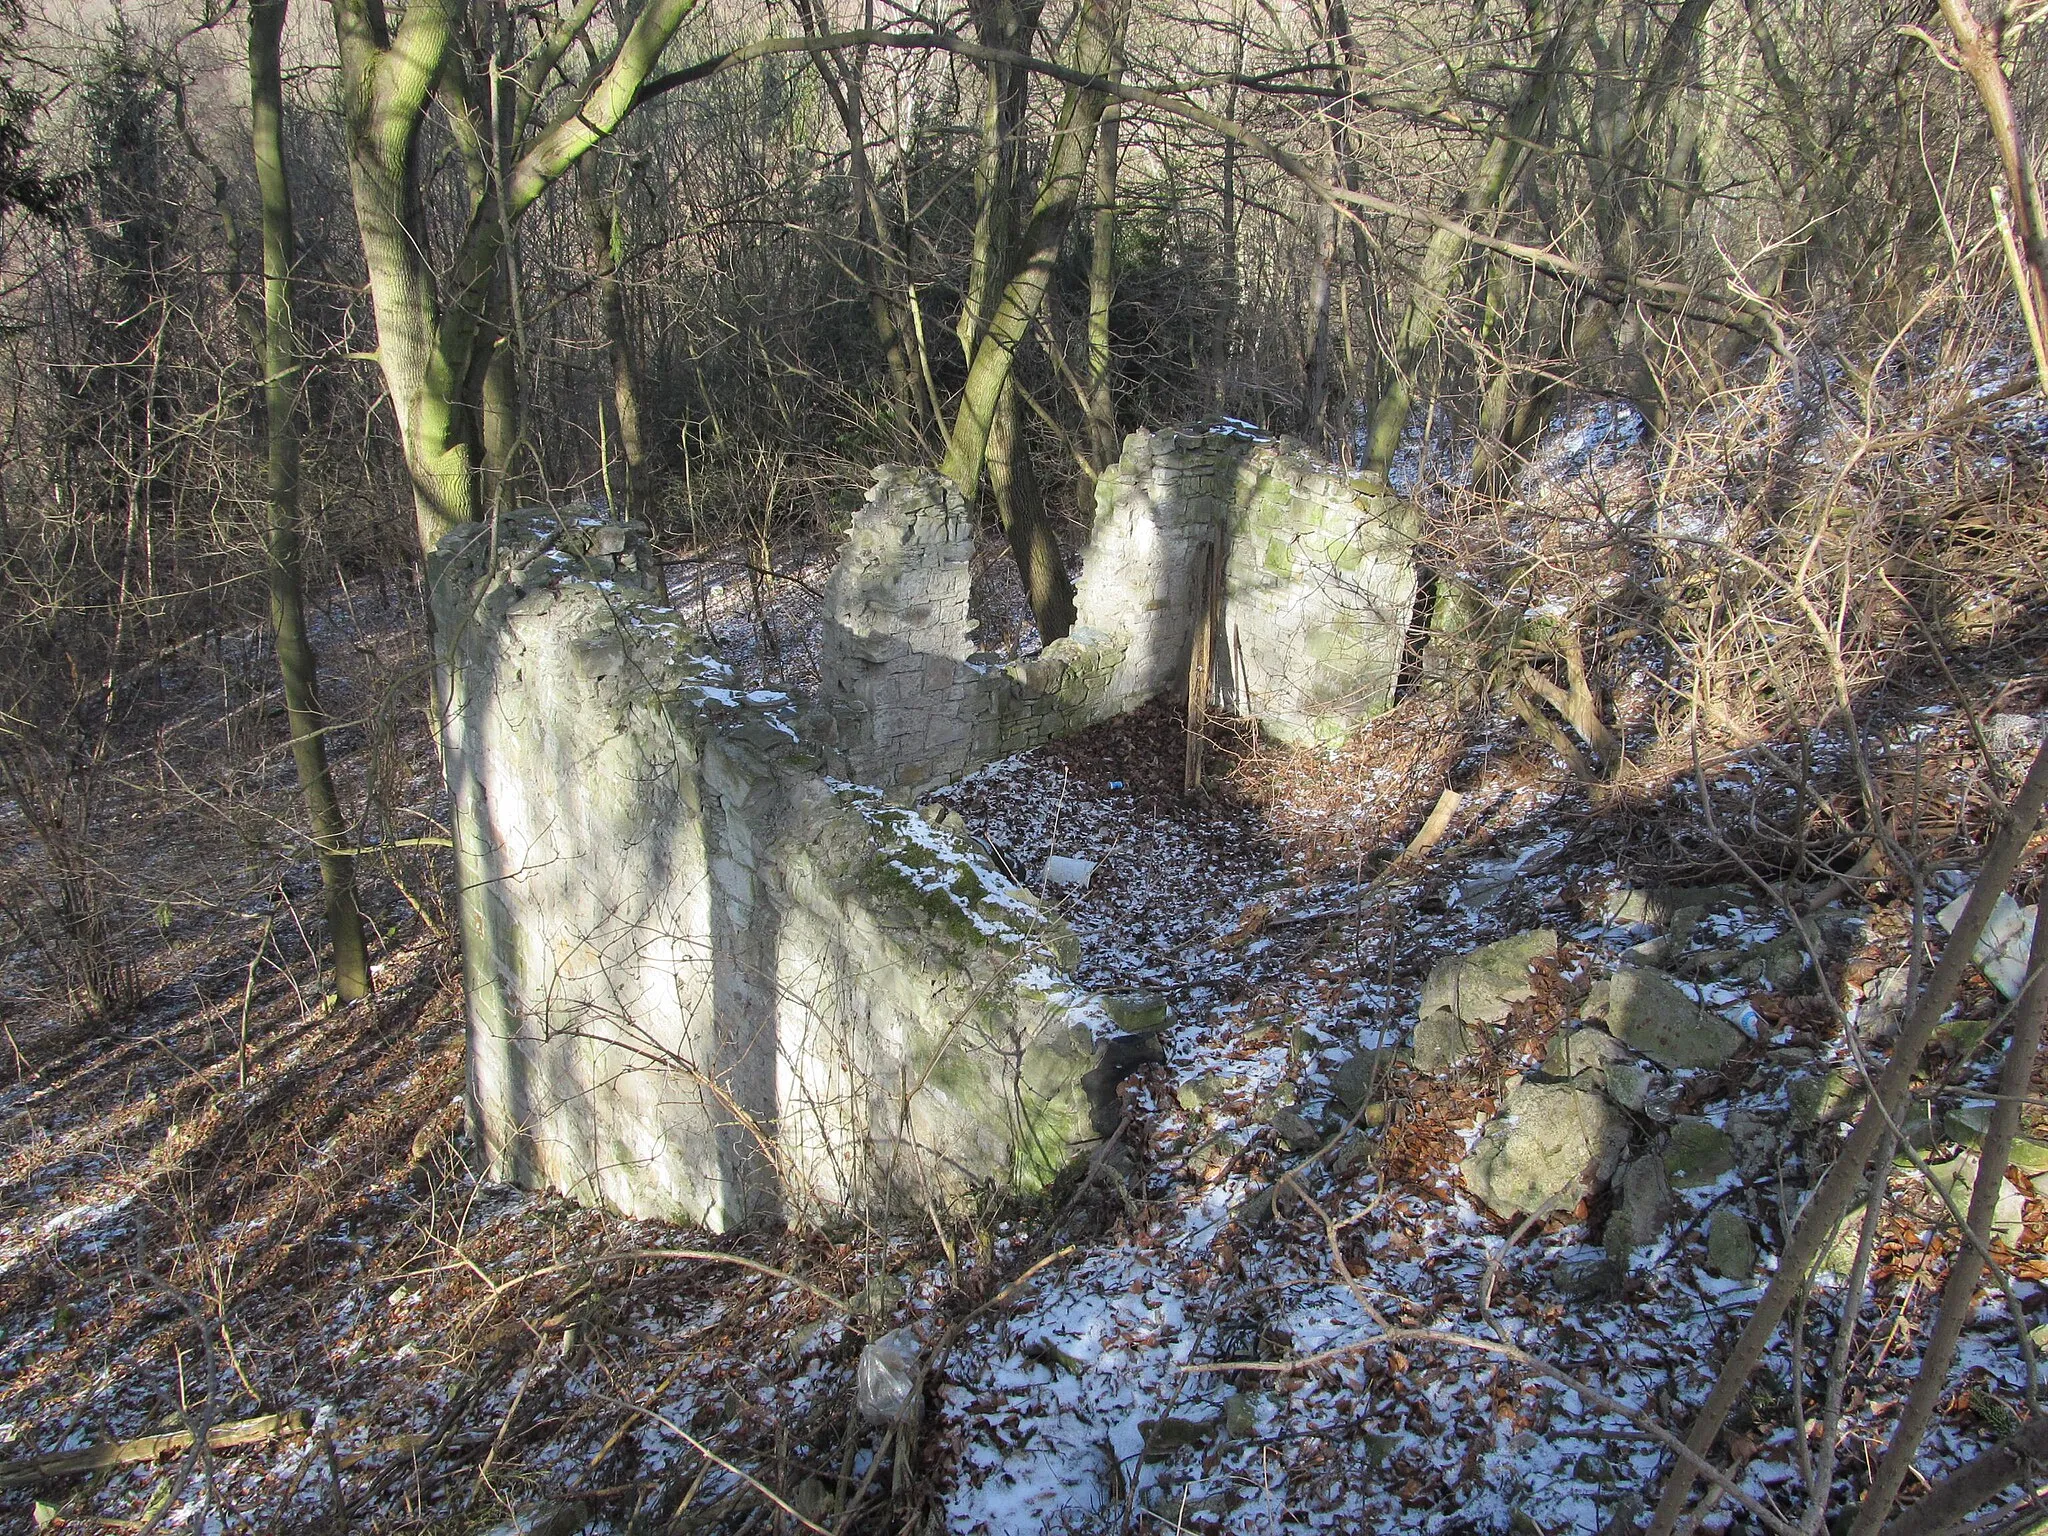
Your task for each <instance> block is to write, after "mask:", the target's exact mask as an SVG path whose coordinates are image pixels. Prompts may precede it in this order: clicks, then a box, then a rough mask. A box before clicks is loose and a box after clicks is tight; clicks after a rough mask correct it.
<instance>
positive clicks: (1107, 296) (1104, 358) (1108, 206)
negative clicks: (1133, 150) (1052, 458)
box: [1083, 106, 1123, 510]
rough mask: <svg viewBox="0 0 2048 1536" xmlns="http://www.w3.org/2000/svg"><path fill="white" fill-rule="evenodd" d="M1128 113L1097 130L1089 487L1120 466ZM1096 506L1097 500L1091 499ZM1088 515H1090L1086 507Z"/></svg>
mask: <svg viewBox="0 0 2048 1536" xmlns="http://www.w3.org/2000/svg"><path fill="white" fill-rule="evenodd" d="M1122 122H1123V114H1122V113H1121V112H1120V111H1118V110H1117V108H1116V107H1114V106H1111V107H1109V108H1107V109H1105V110H1104V112H1103V114H1102V121H1101V123H1100V124H1098V125H1097V127H1096V130H1095V228H1094V230H1093V232H1092V238H1091V240H1090V246H1089V252H1088V463H1089V468H1090V470H1091V471H1092V473H1091V474H1090V476H1089V481H1088V483H1089V488H1090V490H1091V491H1092V490H1093V488H1094V485H1095V482H1096V481H1098V480H1100V479H1101V478H1102V476H1103V475H1104V474H1105V473H1106V472H1107V471H1108V469H1109V467H1110V466H1111V465H1112V464H1114V463H1116V458H1117V449H1118V446H1119V445H1118V441H1117V430H1116V394H1115V392H1114V390H1113V389H1112V388H1111V386H1110V364H1111V363H1112V362H1113V361H1114V359H1113V358H1112V357H1111V356H1110V346H1109V314H1110V306H1111V304H1112V303H1113V302H1114V300H1115V298H1116V173H1117V137H1118V128H1119V127H1120V125H1121V124H1122ZM1091 505H1092V499H1091ZM1083 510H1086V509H1085V508H1084V509H1083Z"/></svg>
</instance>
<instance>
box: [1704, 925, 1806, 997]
mask: <svg viewBox="0 0 2048 1536" xmlns="http://www.w3.org/2000/svg"><path fill="white" fill-rule="evenodd" d="M1806 972H1807V955H1806V943H1805V941H1804V940H1802V939H1801V938H1800V937H1799V935H1798V934H1796V933H1781V934H1779V935H1778V936H1777V937H1776V938H1775V939H1771V940H1770V941H1768V942H1767V943H1763V944H1758V945H1756V946H1754V947H1753V948H1750V949H1745V950H1743V951H1741V952H1740V953H1739V954H1738V955H1737V956H1736V958H1735V962H1734V963H1733V964H1732V965H1730V966H1729V967H1728V969H1727V970H1726V971H1725V972H1723V974H1724V975H1730V976H1740V977H1742V978H1743V979H1744V980H1745V981H1757V982H1762V983H1763V984H1764V985H1765V986H1767V987H1769V988H1770V989H1771V990H1772V991H1773V992H1789V991H1791V990H1792V989H1793V988H1794V987H1796V986H1798V985H1799V983H1800V982H1802V981H1804V980H1805V979H1806Z"/></svg>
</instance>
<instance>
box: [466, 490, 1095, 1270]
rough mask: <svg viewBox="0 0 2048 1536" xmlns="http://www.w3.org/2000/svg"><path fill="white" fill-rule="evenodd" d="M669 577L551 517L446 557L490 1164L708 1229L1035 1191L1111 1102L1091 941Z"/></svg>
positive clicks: (473, 1085) (597, 531)
mask: <svg viewBox="0 0 2048 1536" xmlns="http://www.w3.org/2000/svg"><path fill="white" fill-rule="evenodd" d="M653 569H654V567H653V564H652V562H651V558H650V556H649V553H648V551H647V549H646V547H645V545H644V544H643V543H642V542H641V541H640V539H639V538H638V537H637V535H634V534H631V533H629V531H628V530H627V529H626V528H625V527H623V526H621V525H619V524H617V523H607V522H605V521H603V520H602V519H600V518H583V519H573V518H571V519H557V518H556V517H555V516H553V515H551V514H522V515H518V516H514V517H509V518H505V519H501V520H500V523H499V526H498V530H497V535H496V541H495V545H494V544H493V541H492V539H491V537H490V536H489V534H488V533H487V531H485V530H483V529H481V528H477V527H470V528H466V529H461V530H458V531H457V532H455V533H454V534H451V535H450V536H449V538H448V539H447V540H446V541H445V542H444V543H443V545H442V547H441V550H440V552H439V553H438V555H437V558H436V560H435V561H434V563H433V567H432V572H431V576H432V583H433V600H434V622H435V628H436V634H437V643H438V645H439V647H440V657H441V686H442V689H443V696H444V700H445V704H444V708H445V715H444V721H445V724H444V729H443V737H442V741H443V752H444V757H445V764H446V769H447V776H448V781H449V783H450V785H451V786H452V791H453V799H454V805H453V810H454V825H455V829H456V839H455V841H456V850H455V851H456V866H457V872H458V877H459V879H460V882H461V891H462V913H463V934H462V940H463V960H464V972H465V980H466V982H467V990H468V999H469V1003H468V1007H469V1020H468V1029H469V1039H468V1046H469V1053H468V1055H469V1100H470V1119H471V1124H472V1129H473V1132H474V1134H475V1135H476V1136H477V1137H478V1139H479V1142H480V1145H481V1146H482V1148H483V1150H484V1153H485V1156H486V1158H487V1160H488V1165H489V1168H490V1170H491V1172H492V1174H493V1176H495V1177H499V1178H505V1179H510V1180H513V1181H515V1182H517V1183H520V1184H524V1185H528V1186H539V1187H549V1188H554V1189H559V1190H561V1191H563V1192H565V1193H567V1194H570V1195H572V1196H575V1197H577V1198H580V1199H587V1200H595V1201H598V1202H601V1203H603V1204H605V1205H609V1206H611V1207H613V1208H615V1209H617V1210H620V1211H623V1212H625V1213H627V1214H629V1215H641V1216H662V1217H669V1218H681V1219H686V1220H692V1221H701V1222H703V1223H705V1224H706V1225H708V1226H710V1227H712V1228H713V1229H715V1230H726V1229H730V1228H732V1227H735V1226H739V1225H742V1224H749V1223H756V1222H760V1221H766V1220H774V1219H778V1218H784V1217H793V1218H797V1219H803V1218H805V1217H807V1216H815V1215H817V1214H818V1213H820V1212H823V1211H827V1210H831V1209H836V1208H843V1207H859V1206H868V1205H872V1204H874V1203H876V1202H888V1203H897V1204H910V1205H917V1206H922V1205H923V1204H925V1203H927V1202H928V1201H931V1200H933V1199H937V1200H940V1201H945V1200H947V1199H950V1198H951V1197H952V1196H953V1195H955V1194H956V1193H957V1192H959V1191H960V1190H961V1189H963V1188H965V1187H966V1186H969V1185H971V1184H974V1183H977V1182H982V1181H988V1180H996V1181H1001V1182H1006V1183H1009V1184H1013V1185H1017V1186H1021V1187H1023V1188H1026V1189H1031V1188H1037V1187H1041V1186H1042V1185H1044V1184H1045V1183H1046V1182H1048V1181H1049V1180H1050V1179H1051V1178H1052V1177H1053V1175H1054V1174H1055V1173H1057V1172H1058V1170H1059V1169H1060V1168H1062V1167H1064V1166H1065V1165H1066V1164H1067V1163H1068V1162H1070V1161H1071V1160H1072V1158H1073V1157H1074V1156H1075V1154H1076V1152H1077V1151H1079V1150H1081V1149H1084V1148H1086V1147H1087V1146H1088V1145H1090V1144H1091V1142H1092V1140H1093V1138H1094V1137H1096V1136H1097V1135H1098V1134H1099V1133H1098V1130H1097V1128H1096V1122H1097V1120H1098V1119H1099V1117H1100V1116H1101V1115H1102V1114H1103V1113H1104V1110H1103V1107H1102V1106H1103V1104H1104V1103H1105V1102H1106V1101H1107V1098H1108V1095H1107V1086H1108V1085H1106V1084H1105V1083H1104V1082H1103V1081H1102V1080H1101V1078H1100V1075H1099V1071H1098V1069H1100V1068H1102V1067H1103V1065H1104V1061H1105V1059H1106V1058H1105V1050H1106V1046H1105V1045H1104V1043H1103V1042H1102V1041H1101V1040H1099V1039H1098V1036H1105V1035H1107V1034H1108V1033H1109V1031H1108V1030H1107V1028H1106V1026H1107V1016H1106V1015H1105V1014H1104V1012H1103V1010H1102V1009H1101V1007H1100V1006H1099V1004H1098V1003H1097V1001H1096V1000H1095V999H1094V998H1092V997H1091V996H1090V995H1088V994H1086V993H1084V992H1081V991H1079V990H1078V989H1076V988H1074V987H1073V986H1071V984H1069V983H1068V982H1067V980H1066V968H1067V966H1068V965H1071V963H1072V962H1073V960H1074V958H1075V953H1076V951H1075V948H1074V941H1073V937H1072V935H1071V933H1070V932H1068V931H1067V930H1066V929H1065V928H1064V926H1063V925H1062V924H1060V923H1059V922H1057V921H1056V920H1051V919H1048V918H1047V917H1045V916H1044V915H1043V914H1041V913H1040V912H1039V911H1038V909H1037V905H1036V903H1035V902H1034V901H1033V899H1032V898H1031V896H1030V894H1029V893H1028V892H1026V891H1023V890H1022V889H1020V888H1019V887H1017V886H1016V885H1014V884H1013V883H1012V882H1011V881H1009V880H1008V879H1007V878H1005V877H1004V876H1002V875H1001V874H999V873H997V872H996V871H995V870H994V869H993V868H992V867H991V866H990V865H989V864H988V863H987V862H986V861H984V860H983V859H982V858H981V857H980V856H979V855H978V853H977V850H976V849H975V848H974V847H973V846H971V845H970V844H969V843H967V842H966V841H964V840H962V839H959V838H956V837H953V836H951V835H949V834H947V833H945V832H943V831H941V830H939V829H938V828H935V827H932V826H930V825H928V824H927V823H926V822H924V821H923V820H922V819H921V818H920V817H919V816H918V815H917V814H916V813H915V812H914V811H911V810H907V809H904V808H902V807H899V806H892V805H888V804H886V803H884V801H883V799H882V797H881V796H880V795H879V794H878V793H877V792H875V791H873V790H868V789H862V788H859V787H856V786H854V785H851V784H847V783H844V782H842V781H838V780H834V779H830V778H828V777H826V776H825V775H824V774H823V773H821V772H820V767H821V762H822V759H821V756H820V754H819V752H818V751H817V749H816V748H814V747H812V746H811V745H809V744H808V743H807V742H806V741H805V740H804V738H803V732H802V730H801V727H800V723H799V719H798V709H797V706H796V705H795V704H794V702H793V701H792V700H790V699H789V698H788V697H787V696H786V695H783V694H778V693H770V692H764V691H755V692H745V691H741V690H738V689H736V688H735V687H734V686H733V684H732V679H731V677H730V675H729V674H728V673H727V671H726V669H725V668H724V667H723V666H722V665H721V664H720V663H718V662H717V661H715V660H713V659H711V658H709V657H708V656H705V655H702V654H699V651H698V647H697V642H696V641H695V639H694V637H693V636H692V635H691V634H690V633H689V632H688V631H687V630H686V628H685V627H684V625H683V624H682V622H681V621H680V619H679V618H678V617H677V615H676V614H675V613H674V612H673V611H672V610H671V609H669V608H668V607H667V606H666V605H665V603H664V602H663V599H662V594H661V593H660V591H659V589H658V587H657V586H656V584H655V581H654V578H653V576H652V574H651V573H652V571H653ZM1125 1049H1127V1047H1125ZM1091 1073H1095V1074H1097V1076H1095V1077H1091V1076H1090V1074H1091ZM1091 1094H1092V1095H1093V1097H1092V1099H1091Z"/></svg>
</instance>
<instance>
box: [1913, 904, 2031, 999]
mask: <svg viewBox="0 0 2048 1536" xmlns="http://www.w3.org/2000/svg"><path fill="white" fill-rule="evenodd" d="M1969 901H1970V893H1969V892H1968V891H1964V892H1963V894H1962V895H1960V896H1958V897H1957V898H1956V899H1955V900H1954V901H1952V902H1950V903H1949V904H1948V905H1947V906H1945V907H1943V908H1942V909H1941V910H1940V911H1939V912H1937V913H1935V915H1934V920H1935V921H1936V922H1937V923H1940V924H1941V926H1942V927H1943V928H1944V929H1946V930H1947V931H1948V932H1950V933H1954V932H1955V931H1956V924H1957V923H1959V922H1961V921H1962V919H1963V908H1964V907H1966V906H1967V905H1969ZM2034 912H2035V909H2034V908H2032V907H2023V906H2021V905H2020V904H2019V903H2018V902H2016V901H2014V900H2013V899H2012V897H2010V896H2009V895H2007V894H2005V893H2004V892H2003V891H2001V892H2000V893H1999V896H1998V901H1997V904H1996V905H1994V906H1993V907H1992V909H1991V918H1990V921H1988V922H1987V923H1985V925H1984V931H1983V932H1982V933H1980V934H1979V935H1977V953H1976V955H1975V957H1974V958H1975V959H1976V962H1977V969H1979V970H1980V971H1982V972H1983V973H1984V979H1985V980H1986V981H1989V982H1990V983H1991V985H1992V986H1994V987H1996V988H1998V990H1999V993H2000V994H2001V995H2002V996H2003V997H2004V998H2005V1000H2006V1001H2007V1002H2011V1001H2012V1000H2013V999H2014V998H2016V997H2018V996H2019V995H2020V986H2021V984H2022V983H2023V982H2025V981H2026V979H2027V953H2028V951H2029V949H2031V948H2032V946H2033V943H2034Z"/></svg>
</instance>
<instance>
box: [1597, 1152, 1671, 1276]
mask: <svg viewBox="0 0 2048 1536" xmlns="http://www.w3.org/2000/svg"><path fill="white" fill-rule="evenodd" d="M1670 1214H1671V1181H1670V1179H1669V1178H1668V1177H1667V1176H1666V1175H1665V1172H1664V1159H1663V1158H1661V1157H1656V1156H1653V1155H1650V1154H1647V1153H1646V1154H1645V1155H1643V1156H1641V1157H1636V1158H1632V1159H1630V1161H1629V1165H1628V1166H1627V1167H1626V1168H1624V1169H1622V1171H1621V1176H1620V1177H1619V1178H1618V1179H1616V1180H1615V1200H1614V1208H1613V1210H1611V1211H1610V1212H1609V1213H1608V1216H1607V1230H1606V1232H1605V1233H1603V1234H1602V1236H1603V1238H1604V1240H1605V1241H1604V1246H1605V1247H1606V1249H1607V1256H1608V1257H1609V1258H1611V1259H1613V1260H1615V1261H1616V1262H1617V1263H1621V1264H1626V1263H1627V1262H1628V1258H1629V1255H1630V1254H1632V1253H1633V1252H1634V1251H1635V1250H1636V1249H1638V1248H1647V1247H1649V1246H1650V1245H1651V1244H1652V1243H1654V1242H1656V1241H1657V1239H1658V1238H1659V1237H1661V1236H1662V1235H1663V1233H1664V1222H1665V1220H1666V1218H1667V1217H1668V1216H1669V1215H1670Z"/></svg>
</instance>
